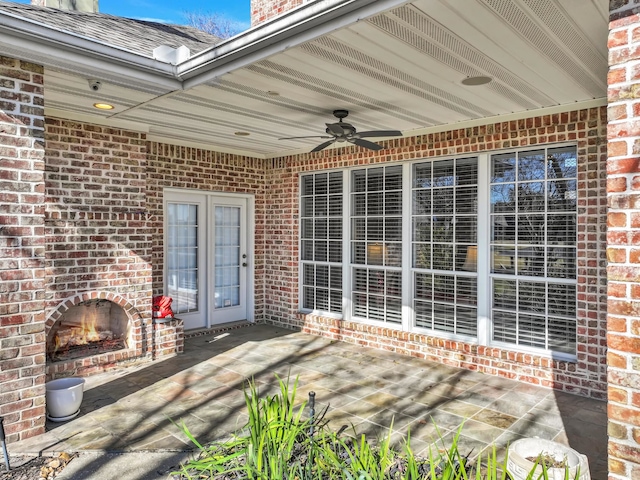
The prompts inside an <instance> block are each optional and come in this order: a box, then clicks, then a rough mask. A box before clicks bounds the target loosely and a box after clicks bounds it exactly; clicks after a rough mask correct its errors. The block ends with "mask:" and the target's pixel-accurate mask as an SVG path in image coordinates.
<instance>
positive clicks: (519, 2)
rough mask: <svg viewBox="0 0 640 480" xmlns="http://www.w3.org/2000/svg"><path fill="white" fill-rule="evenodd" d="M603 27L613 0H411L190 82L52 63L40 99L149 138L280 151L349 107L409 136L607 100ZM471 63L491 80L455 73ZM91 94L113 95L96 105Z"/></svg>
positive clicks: (472, 71) (305, 142) (265, 153)
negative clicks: (124, 77)
mask: <svg viewBox="0 0 640 480" xmlns="http://www.w3.org/2000/svg"><path fill="white" fill-rule="evenodd" d="M607 33H608V0H416V1H414V2H410V3H407V4H405V5H403V6H400V7H397V8H394V9H392V10H390V11H388V12H385V13H381V14H377V15H374V16H373V17H370V18H367V19H366V20H361V21H358V22H355V23H353V24H351V25H349V26H347V27H343V28H340V29H338V30H335V31H333V32H332V33H330V34H328V35H326V36H322V37H320V38H317V39H314V40H311V41H308V42H305V43H302V44H299V45H296V46H293V47H291V48H288V49H284V51H281V52H280V53H275V54H273V55H271V56H269V57H266V58H262V59H260V58H258V59H257V60H256V61H255V62H253V63H251V64H249V65H245V66H242V67H240V68H236V69H232V70H231V71H230V73H226V74H224V75H221V76H218V77H217V78H216V79H214V80H211V81H209V82H208V83H205V84H201V85H199V86H196V87H194V88H191V89H189V90H177V91H172V89H171V88H170V87H167V88H166V89H164V90H163V89H161V88H160V89H159V88H157V87H154V88H151V87H148V88H147V87H145V85H144V83H143V82H131V84H129V85H126V83H127V82H126V81H117V80H116V78H115V76H112V77H111V78H110V77H109V75H107V74H104V75H103V77H102V78H100V79H101V80H102V81H103V87H102V89H101V90H100V91H99V92H97V94H96V93H94V92H93V91H91V90H90V89H89V88H88V83H87V78H88V77H87V76H88V75H89V73H88V72H86V71H85V72H79V73H73V72H70V71H69V70H68V69H67V70H65V71H61V70H60V69H56V68H55V67H52V68H50V67H47V69H46V75H45V108H46V111H47V114H49V115H56V116H65V117H68V118H74V119H81V120H89V121H98V122H100V123H106V124H111V125H116V126H118V125H121V126H124V127H127V128H136V129H139V130H143V131H147V132H148V133H149V138H151V139H157V140H164V141H171V142H173V143H178V144H183V145H195V146H205V147H207V148H211V149H215V150H219V151H223V152H233V153H241V154H246V155H250V156H256V157H274V156H281V155H287V154H291V153H298V152H304V151H309V150H310V149H312V148H313V147H314V146H315V145H317V144H318V143H320V142H321V141H322V140H320V139H313V138H312V139H302V140H278V138H279V137H289V136H303V135H322V134H324V128H325V126H324V124H325V123H326V122H329V123H333V122H334V121H335V118H334V117H333V116H332V114H331V112H332V111H333V110H334V109H347V110H349V112H350V115H349V117H348V119H347V121H349V122H350V123H353V124H354V125H355V126H356V127H357V128H358V130H361V131H362V130H379V129H398V130H401V131H402V132H403V134H404V135H405V136H410V135H414V134H418V133H424V132H427V131H434V130H443V129H445V128H449V127H445V126H447V125H451V124H459V125H460V126H462V125H466V124H469V122H474V121H476V122H478V121H480V120H481V119H486V118H490V117H494V116H499V115H511V116H514V115H515V116H520V117H522V116H525V115H527V112H529V111H531V110H538V109H551V110H553V109H555V110H561V109H570V108H575V107H576V106H579V107H580V106H584V105H586V106H589V105H595V104H606V100H605V98H606V86H607V81H606V80H607ZM477 75H485V76H490V77H492V78H493V81H492V82H490V83H489V84H487V85H483V86H476V87H467V86H464V85H462V84H461V81H462V80H463V79H464V78H466V77H469V76H477ZM269 92H272V93H269ZM273 92H277V94H273ZM96 101H107V102H109V103H112V104H113V105H115V106H116V108H115V110H113V111H111V112H107V113H103V112H97V111H96V110H95V109H94V108H93V107H92V105H93V103H94V102H96ZM235 132H248V133H249V134H250V135H249V136H236V135H235ZM352 148H355V147H352Z"/></svg>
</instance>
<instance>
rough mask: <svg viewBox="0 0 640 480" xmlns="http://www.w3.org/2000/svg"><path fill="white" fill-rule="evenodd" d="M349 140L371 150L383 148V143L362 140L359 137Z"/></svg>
mask: <svg viewBox="0 0 640 480" xmlns="http://www.w3.org/2000/svg"><path fill="white" fill-rule="evenodd" d="M349 142H351V143H353V144H355V145H358V146H359V147H363V148H368V149H369V150H382V148H383V147H382V145H378V144H377V143H373V142H370V141H369V140H361V139H359V138H354V139H353V140H349Z"/></svg>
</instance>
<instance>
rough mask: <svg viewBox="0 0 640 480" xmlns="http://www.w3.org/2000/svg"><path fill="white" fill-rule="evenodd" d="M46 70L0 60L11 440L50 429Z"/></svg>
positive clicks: (4, 336) (0, 189)
mask: <svg viewBox="0 0 640 480" xmlns="http://www.w3.org/2000/svg"><path fill="white" fill-rule="evenodd" d="M43 105H44V88H43V71H42V67H40V66H37V65H33V64H29V63H24V62H20V61H19V60H14V59H11V58H6V57H0V167H1V168H0V385H2V387H1V388H0V416H3V417H4V419H5V421H4V424H5V433H6V435H7V441H9V442H11V441H16V440H19V439H25V438H29V437H32V436H34V435H38V434H40V433H43V432H44V413H45V400H44V383H45V333H44V235H43V233H44V161H43V156H44V148H43V143H44V142H43V137H44V107H43Z"/></svg>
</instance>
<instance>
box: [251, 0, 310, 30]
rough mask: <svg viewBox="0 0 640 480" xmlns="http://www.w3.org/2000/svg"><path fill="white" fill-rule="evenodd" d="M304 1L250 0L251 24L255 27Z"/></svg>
mask: <svg viewBox="0 0 640 480" xmlns="http://www.w3.org/2000/svg"><path fill="white" fill-rule="evenodd" d="M303 3H305V0H251V26H252V27H255V26H256V25H259V24H261V23H263V22H266V21H267V20H270V19H271V18H274V17H277V16H279V15H281V14H283V13H284V12H286V11H288V10H291V9H292V8H295V7H297V6H298V5H302V4H303Z"/></svg>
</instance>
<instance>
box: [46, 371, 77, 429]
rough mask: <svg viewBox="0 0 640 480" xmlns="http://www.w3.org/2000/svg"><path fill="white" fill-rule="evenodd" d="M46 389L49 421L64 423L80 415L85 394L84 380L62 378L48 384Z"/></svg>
mask: <svg viewBox="0 0 640 480" xmlns="http://www.w3.org/2000/svg"><path fill="white" fill-rule="evenodd" d="M45 387H46V399H47V418H48V419H49V420H51V421H54V422H64V421H67V420H71V419H72V418H73V417H75V416H76V415H78V413H79V412H80V404H81V403H82V395H83V393H84V378H77V377H70V378H60V379H58V380H52V381H50V382H47V383H46V384H45Z"/></svg>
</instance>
